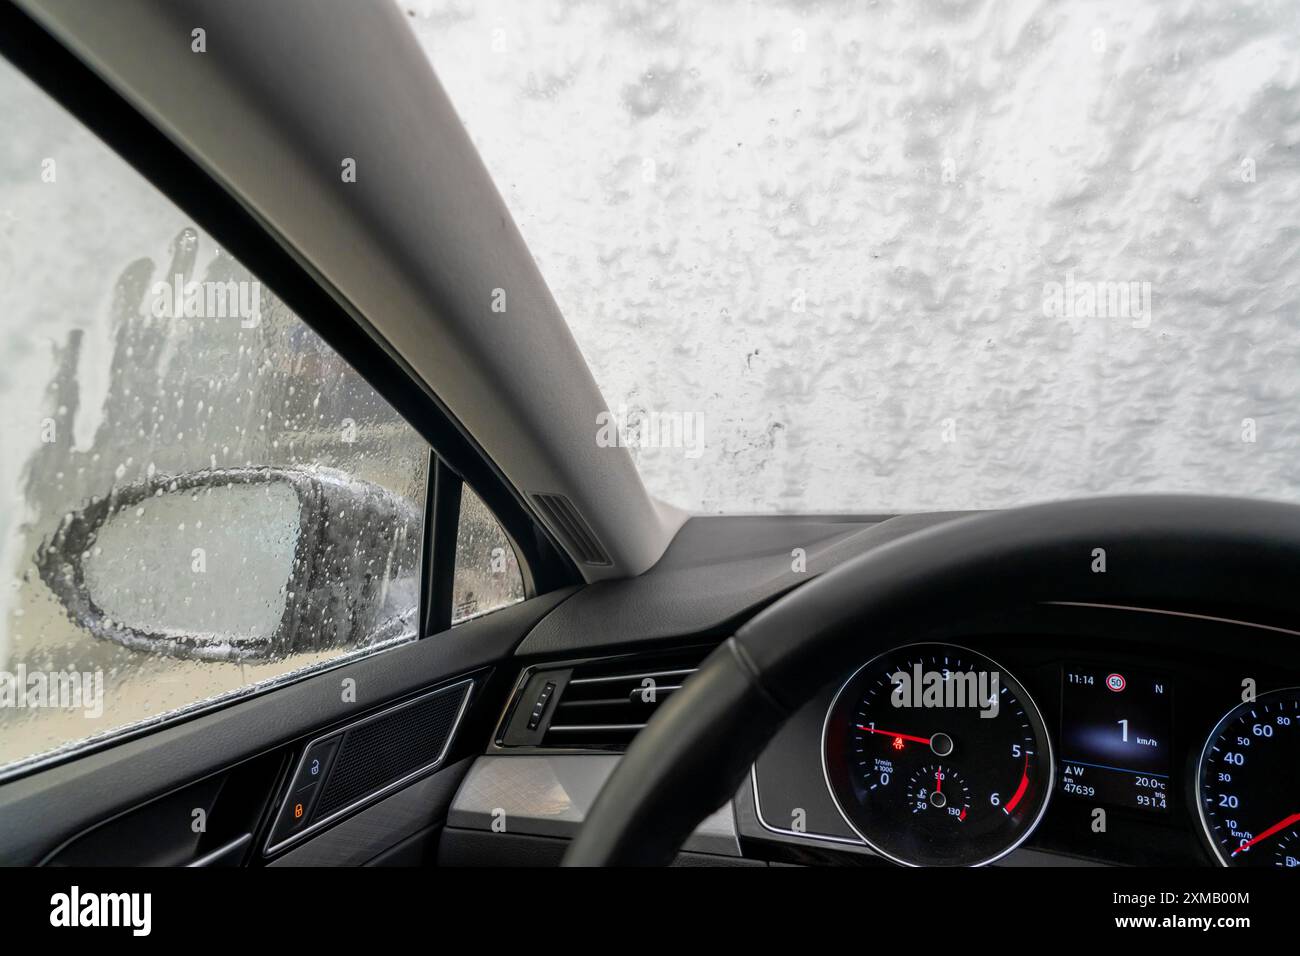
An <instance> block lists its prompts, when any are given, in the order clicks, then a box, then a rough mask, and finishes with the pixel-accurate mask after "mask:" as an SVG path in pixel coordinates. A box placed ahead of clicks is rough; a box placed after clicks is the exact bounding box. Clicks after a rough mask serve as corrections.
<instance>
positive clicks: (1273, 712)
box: [1196, 687, 1300, 867]
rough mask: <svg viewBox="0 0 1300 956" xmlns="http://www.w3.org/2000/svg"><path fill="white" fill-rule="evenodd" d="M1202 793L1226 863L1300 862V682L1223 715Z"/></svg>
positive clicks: (1208, 749)
mask: <svg viewBox="0 0 1300 956" xmlns="http://www.w3.org/2000/svg"><path fill="white" fill-rule="evenodd" d="M1196 792H1197V794H1198V796H1199V800H1198V801H1197V802H1198V805H1199V807H1200V811H1201V823H1202V824H1203V825H1204V827H1205V833H1206V835H1207V836H1208V837H1209V840H1210V845H1211V846H1212V847H1213V848H1214V852H1215V855H1216V856H1217V857H1218V858H1219V862H1221V863H1222V864H1223V865H1224V866H1282V867H1296V866H1300V687H1292V688H1288V689H1287V690H1277V691H1272V692H1270V693H1267V694H1261V695H1260V696H1259V697H1257V698H1256V699H1255V700H1253V701H1249V702H1247V703H1244V704H1240V705H1238V706H1237V707H1234V708H1233V709H1232V710H1230V711H1228V713H1227V714H1225V715H1224V717H1223V719H1222V720H1220V721H1219V723H1218V724H1217V725H1216V726H1215V728H1214V730H1212V731H1211V732H1210V737H1209V739H1208V740H1207V741H1206V742H1205V748H1204V749H1203V750H1202V752H1201V764H1200V768H1199V769H1198V770H1197V775H1196Z"/></svg>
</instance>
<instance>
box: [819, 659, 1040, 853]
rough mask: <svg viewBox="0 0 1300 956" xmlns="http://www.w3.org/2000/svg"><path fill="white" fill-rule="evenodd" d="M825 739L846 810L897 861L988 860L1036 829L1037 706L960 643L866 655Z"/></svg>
mask: <svg viewBox="0 0 1300 956" xmlns="http://www.w3.org/2000/svg"><path fill="white" fill-rule="evenodd" d="M822 736H823V741H822V758H823V766H824V767H825V770H826V782H827V785H828V786H829V787H830V790H831V795H832V796H833V797H834V799H835V803H836V805H837V806H838V807H839V808H840V812H841V813H843V814H844V818H845V820H847V821H848V823H849V825H850V826H851V827H852V828H853V829H854V830H855V831H856V832H857V833H858V835H859V836H861V837H862V839H863V840H865V841H866V843H867V845H868V846H870V847H871V848H872V849H873V850H875V851H876V852H878V853H880V854H881V855H883V856H885V857H888V858H889V859H891V860H893V861H894V862H896V863H905V864H909V865H914V866H979V865H982V864H984V863H990V862H992V861H994V860H996V859H998V858H999V857H1001V856H1003V855H1005V854H1006V853H1009V852H1010V851H1011V850H1013V849H1014V848H1015V847H1016V846H1018V845H1019V844H1020V843H1021V842H1022V841H1023V840H1024V839H1025V838H1026V837H1027V836H1028V835H1029V834H1030V833H1031V832H1032V831H1033V829H1034V827H1035V826H1037V824H1038V821H1039V820H1040V819H1041V818H1042V815H1043V811H1044V810H1045V809H1046V808H1047V801H1048V798H1049V797H1050V795H1051V792H1052V750H1051V744H1050V742H1049V741H1048V737H1047V729H1046V727H1045V725H1044V723H1043V718H1042V715H1041V714H1040V713H1039V711H1038V708H1037V707H1036V706H1035V705H1034V702H1033V701H1032V700H1030V698H1029V694H1028V693H1027V692H1026V691H1025V689H1024V688H1023V687H1022V686H1021V685H1020V683H1019V682H1018V681H1017V680H1016V679H1015V678H1014V677H1012V676H1011V675H1010V674H1008V673H1007V672H1006V671H1005V670H1004V669H1002V668H1001V667H999V666H998V665H997V664H995V663H994V662H993V661H991V660H989V659H988V658H987V657H985V656H984V655H982V654H977V653H975V652H974V651H971V650H967V649H966V648H962V647H955V646H952V645H948V644H913V645H909V646H907V647H900V648H897V649H896V650H892V651H889V652H888V653H885V654H882V655H880V656H879V657H877V658H875V659H873V660H871V661H869V662H868V663H867V664H865V665H863V666H862V668H861V669H859V670H858V671H857V673H855V674H854V675H853V676H852V677H850V678H849V680H848V682H847V683H846V684H845V685H844V686H843V687H842V688H840V692H839V693H838V694H837V695H836V696H835V700H834V701H833V702H832V704H831V708H830V711H829V712H828V713H827V715H826V724H825V728H824V730H823V735H822Z"/></svg>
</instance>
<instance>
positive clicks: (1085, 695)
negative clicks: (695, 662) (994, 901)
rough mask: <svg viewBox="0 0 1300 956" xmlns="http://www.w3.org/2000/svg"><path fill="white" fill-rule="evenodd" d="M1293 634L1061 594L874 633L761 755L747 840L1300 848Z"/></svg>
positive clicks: (1120, 848)
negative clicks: (923, 628)
mask: <svg viewBox="0 0 1300 956" xmlns="http://www.w3.org/2000/svg"><path fill="white" fill-rule="evenodd" d="M1297 636H1300V635H1296V634H1293V633H1291V632H1287V631H1284V630H1282V629H1278V628H1270V627H1262V626H1255V625H1247V624H1243V623H1240V622H1234V621H1227V620H1223V619H1220V618H1213V617H1203V616H1199V615H1197V614H1195V613H1193V612H1183V611H1177V612H1175V611H1151V610H1138V609H1124V608H1110V607H1097V606H1077V605H1058V606H1044V607H1039V608H1033V609H1029V610H1027V611H1026V612H1025V613H1023V614H1018V615H1014V616H1010V617H1006V618H1004V619H1002V620H996V621H989V622H980V623H976V622H970V624H969V625H968V626H967V627H965V628H962V629H959V630H958V631H956V632H955V633H948V634H943V635H934V636H930V635H927V636H926V639H925V640H921V641H916V642H912V643H908V644H904V645H901V646H891V645H888V643H887V642H884V641H881V642H879V643H881V644H885V645H886V646H884V647H883V649H880V650H878V651H876V652H874V653H871V654H870V655H869V656H868V655H866V654H864V659H863V661H862V663H861V665H860V666H859V667H858V668H857V669H856V670H854V671H853V672H852V673H851V674H847V675H844V676H843V677H841V678H840V679H838V680H837V681H836V682H834V683H833V684H832V685H831V686H828V687H827V688H826V689H825V690H824V691H823V692H822V693H821V694H820V695H818V697H817V698H816V699H814V700H813V701H811V702H810V703H809V704H808V705H807V706H806V707H804V708H803V709H802V710H800V711H799V712H798V713H797V714H796V715H795V717H794V718H792V719H791V721H790V722H789V724H788V725H787V726H786V727H785V728H784V730H782V731H781V733H780V734H778V736H777V737H776V738H775V739H774V740H773V742H772V743H771V744H770V745H769V747H768V748H767V749H766V750H765V752H764V753H763V754H762V755H761V756H760V758H759V759H758V761H757V762H756V763H755V765H754V768H753V772H752V774H751V780H750V781H749V783H748V785H747V786H746V787H745V788H744V789H743V790H742V793H741V794H740V796H739V797H738V799H737V821H738V829H739V832H740V833H741V836H742V838H743V840H744V841H745V844H744V845H745V847H746V853H747V855H748V854H751V853H753V854H758V855H765V856H768V857H774V858H777V859H787V860H789V861H791V862H854V863H888V862H892V863H896V864H904V865H985V864H1004V865H1005V864H1015V863H1039V864H1041V863H1058V864H1071V863H1073V864H1088V863H1095V864H1117V865H1224V866H1275V867H1285V868H1290V867H1295V866H1298V865H1300V799H1297V798H1296V797H1295V789H1294V787H1293V786H1292V784H1294V783H1295V782H1296V779H1297V777H1298V776H1300V674H1297V673H1296V671H1295V670H1294V669H1293V668H1291V667H1288V666H1286V665H1285V664H1284V663H1281V662H1285V661H1287V660H1288V659H1290V658H1293V657H1294V646H1295V645H1294V641H1295V638H1296V637H1297Z"/></svg>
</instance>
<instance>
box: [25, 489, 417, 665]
mask: <svg viewBox="0 0 1300 956" xmlns="http://www.w3.org/2000/svg"><path fill="white" fill-rule="evenodd" d="M420 529H421V515H420V513H419V512H418V510H416V509H415V508H413V507H412V506H411V505H410V504H409V503H408V502H407V501H406V500H404V499H402V498H400V497H398V496H396V495H394V494H392V493H391V492H389V491H388V490H387V489H385V488H382V487H380V486H378V485H374V484H371V483H369V482H364V481H358V480H356V479H352V478H349V477H347V476H344V475H340V474H337V473H334V472H329V471H310V472H308V471H296V470H291V469H280V468H245V469H239V468H234V469H215V470H211V471H199V472H192V473H189V474H185V475H180V476H174V477H159V478H156V479H153V480H151V481H147V482H142V483H139V484H135V485H128V486H126V487H123V488H116V489H114V491H113V493H112V494H111V495H109V496H108V497H106V498H101V499H96V500H93V501H92V502H91V503H90V504H89V505H88V506H87V507H85V508H83V509H82V510H80V511H75V512H72V513H70V514H69V515H67V516H66V517H65V518H64V520H63V521H62V522H61V523H60V525H59V527H58V528H57V529H56V530H55V532H54V533H53V534H52V535H51V536H50V538H48V539H47V540H46V541H45V542H43V543H42V544H41V546H40V547H39V548H38V549H37V553H36V564H37V567H38V569H39V572H40V575H41V578H42V580H44V581H45V583H46V585H47V586H49V588H50V589H51V590H52V591H53V592H54V593H55V595H57V596H58V598H59V600H60V601H61V602H62V603H63V605H64V607H65V608H66V609H67V611H68V613H69V615H70V616H71V617H72V618H73V620H74V621H75V622H76V623H78V624H79V625H81V626H82V627H84V628H86V629H87V630H89V631H90V632H91V633H92V634H94V635H95V636H96V637H99V638H102V639H104V640H109V641H114V642H116V643H118V644H121V645H123V646H125V647H130V648H136V649H140V650H147V651H149V652H151V653H160V654H167V655H171V656H177V657H185V658H194V659H201V660H266V659H274V658H280V657H284V656H287V655H290V654H298V653H304V652H311V651H318V650H326V649H330V648H339V647H345V648H346V647H356V648H361V647H372V646H373V645H374V644H376V643H379V642H384V641H387V640H390V639H394V638H401V637H406V636H409V635H410V634H411V633H413V632H414V629H415V626H416V625H415V622H416V618H417V604H418V600H419V579H418V578H419V554H420V542H419V535H420Z"/></svg>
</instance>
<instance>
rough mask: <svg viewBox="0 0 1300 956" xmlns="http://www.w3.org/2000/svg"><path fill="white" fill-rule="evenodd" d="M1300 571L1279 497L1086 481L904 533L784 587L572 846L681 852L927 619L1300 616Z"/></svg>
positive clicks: (602, 800)
mask: <svg viewBox="0 0 1300 956" xmlns="http://www.w3.org/2000/svg"><path fill="white" fill-rule="evenodd" d="M1098 549H1101V551H1103V552H1104V555H1105V561H1104V567H1105V570H1104V571H1099V570H1096V569H1097V568H1098V567H1099V563H1098V562H1097V560H1096V558H1097V555H1098ZM1298 583H1300V507H1296V506H1293V505H1287V504H1281V503H1277V502H1268V501H1252V500H1239V499H1233V498H1212V497H1194V496H1151V497H1142V496H1138V497H1123V498H1099V499H1087V500H1081V501H1069V502H1062V503H1057V504H1047V505H1036V506H1032V507H1026V508H1017V509H1013V510H1009V511H999V512H991V513H988V514H982V515H977V516H974V517H970V518H962V519H957V520H954V521H952V522H949V523H946V524H942V525H939V526H937V527H934V528H931V529H929V530H926V531H920V532H917V533H916V534H912V535H909V536H907V537H904V538H900V539H897V540H895V541H892V542H890V543H888V544H885V545H882V546H881V547H879V548H876V549H874V550H872V551H870V552H868V553H866V554H863V555H861V556H860V557H858V558H855V559H853V560H851V561H848V562H846V563H845V564H843V565H841V566H839V567H838V568H836V569H835V570H833V571H830V572H827V573H826V574H823V575H821V576H820V577H817V578H814V579H813V580H811V581H809V582H808V583H807V584H804V585H802V586H800V587H798V588H796V589H794V590H793V591H791V592H789V593H788V594H787V595H785V596H784V597H782V598H781V599H780V600H778V601H777V602H775V603H774V604H772V605H771V607H769V608H767V609H766V610H765V611H763V612H762V613H760V614H759V615H757V616H756V617H755V618H753V619H752V620H751V621H750V622H749V623H748V624H746V625H745V626H744V627H742V628H741V629H740V630H739V631H738V632H737V633H736V634H735V635H734V636H733V637H731V638H729V639H728V640H727V641H726V642H725V643H723V644H722V645H721V646H720V647H718V648H717V650H715V651H714V652H713V653H712V654H710V655H709V657H708V658H707V659H706V660H705V661H704V663H703V664H702V665H701V666H700V669H699V671H698V672H697V673H696V674H695V675H694V677H692V679H691V680H690V682H689V683H688V684H687V685H686V686H685V687H684V688H683V689H682V690H681V691H679V692H678V693H676V694H674V695H673V696H672V697H670V698H669V699H668V700H667V701H666V702H665V703H664V705H663V706H662V707H661V708H660V709H659V711H658V712H657V713H656V714H655V716H654V718H653V719H652V720H651V721H650V723H649V724H648V725H647V726H646V727H645V729H644V730H642V731H641V732H640V733H639V734H637V736H636V739H635V740H634V741H633V743H632V746H631V747H630V748H629V749H628V751H627V753H626V755H625V756H624V757H623V759H622V760H621V761H620V762H619V764H618V766H617V767H616V768H615V770H614V772H613V774H612V775H611V776H610V778H609V780H608V781H607V782H606V784H605V786H604V788H603V789H602V791H601V793H600V795H599V796H598V797H597V799H596V802H595V804H594V805H593V806H592V808H591V812H590V813H589V814H588V816H587V819H586V821H585V823H584V824H583V826H582V829H581V830H580V831H579V833H578V835H577V837H576V838H575V839H574V841H573V844H572V845H571V846H570V848H569V851H568V853H567V855H566V856H565V860H564V863H565V865H566V866H618V865H659V864H666V863H668V862H670V861H671V860H672V858H673V856H674V855H675V853H676V851H677V849H678V848H679V847H680V846H681V844H682V843H683V842H684V841H685V839H686V838H687V836H689V835H690V833H691V831H692V830H693V829H694V828H695V827H696V825H697V824H698V823H699V822H700V821H701V820H703V819H704V818H705V817H706V816H708V815H709V814H710V813H711V812H713V811H714V810H716V809H717V808H719V807H721V806H722V805H723V804H724V803H725V802H726V801H727V800H730V799H731V798H732V797H733V796H734V795H735V793H736V790H737V789H738V787H739V786H740V784H741V782H742V780H743V778H744V776H745V775H746V774H747V773H748V771H749V767H750V765H751V764H752V763H753V762H754V760H755V758H756V757H757V756H758V754H759V753H760V752H761V750H762V749H763V747H764V745H765V744H767V742H768V741H769V740H771V738H772V737H773V735H775V734H776V732H777V730H779V729H780V727H781V725H782V724H783V723H784V722H785V720H786V718H787V717H789V716H790V715H791V714H792V713H793V712H794V711H795V710H797V709H798V708H799V707H800V706H801V705H802V704H804V703H805V702H807V701H808V700H810V699H811V698H812V697H813V696H814V695H815V694H816V693H817V692H818V691H819V690H820V689H821V688H822V687H823V686H825V685H826V684H828V683H829V682H830V681H831V680H833V679H835V678H837V677H842V676H844V675H845V674H847V673H848V672H849V671H850V670H852V668H853V667H854V666H856V665H857V664H860V663H861V662H862V661H864V660H866V659H867V658H869V657H871V656H872V655H873V654H874V653H875V652H876V651H878V650H881V649H883V648H884V647H885V646H886V645H892V644H901V643H906V642H907V640H908V639H909V638H911V637H913V636H915V635H916V634H917V633H919V632H921V631H924V630H928V629H931V628H934V627H937V626H940V625H947V624H955V623H959V622H961V621H962V620H963V619H964V618H966V617H968V616H970V615H975V614H980V613H983V612H987V611H992V610H997V609H1005V608H1014V607H1017V606H1027V605H1031V604H1036V603H1040V602H1044V601H1076V602H1088V603H1097V604H1105V605H1110V606H1119V607H1140V608H1154V609H1165V610H1173V609H1180V610H1196V611H1200V612H1203V613H1213V612H1216V611H1217V612H1218V613H1221V614H1222V613H1225V612H1230V611H1231V609H1234V608H1235V609H1238V610H1241V609H1248V611H1249V614H1250V619H1251V620H1254V621H1258V622H1261V623H1262V622H1270V623H1275V624H1286V623H1290V624H1292V625H1294V624H1295V621H1296V616H1297V614H1298V613H1300V588H1298V587H1297V584H1298Z"/></svg>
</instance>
